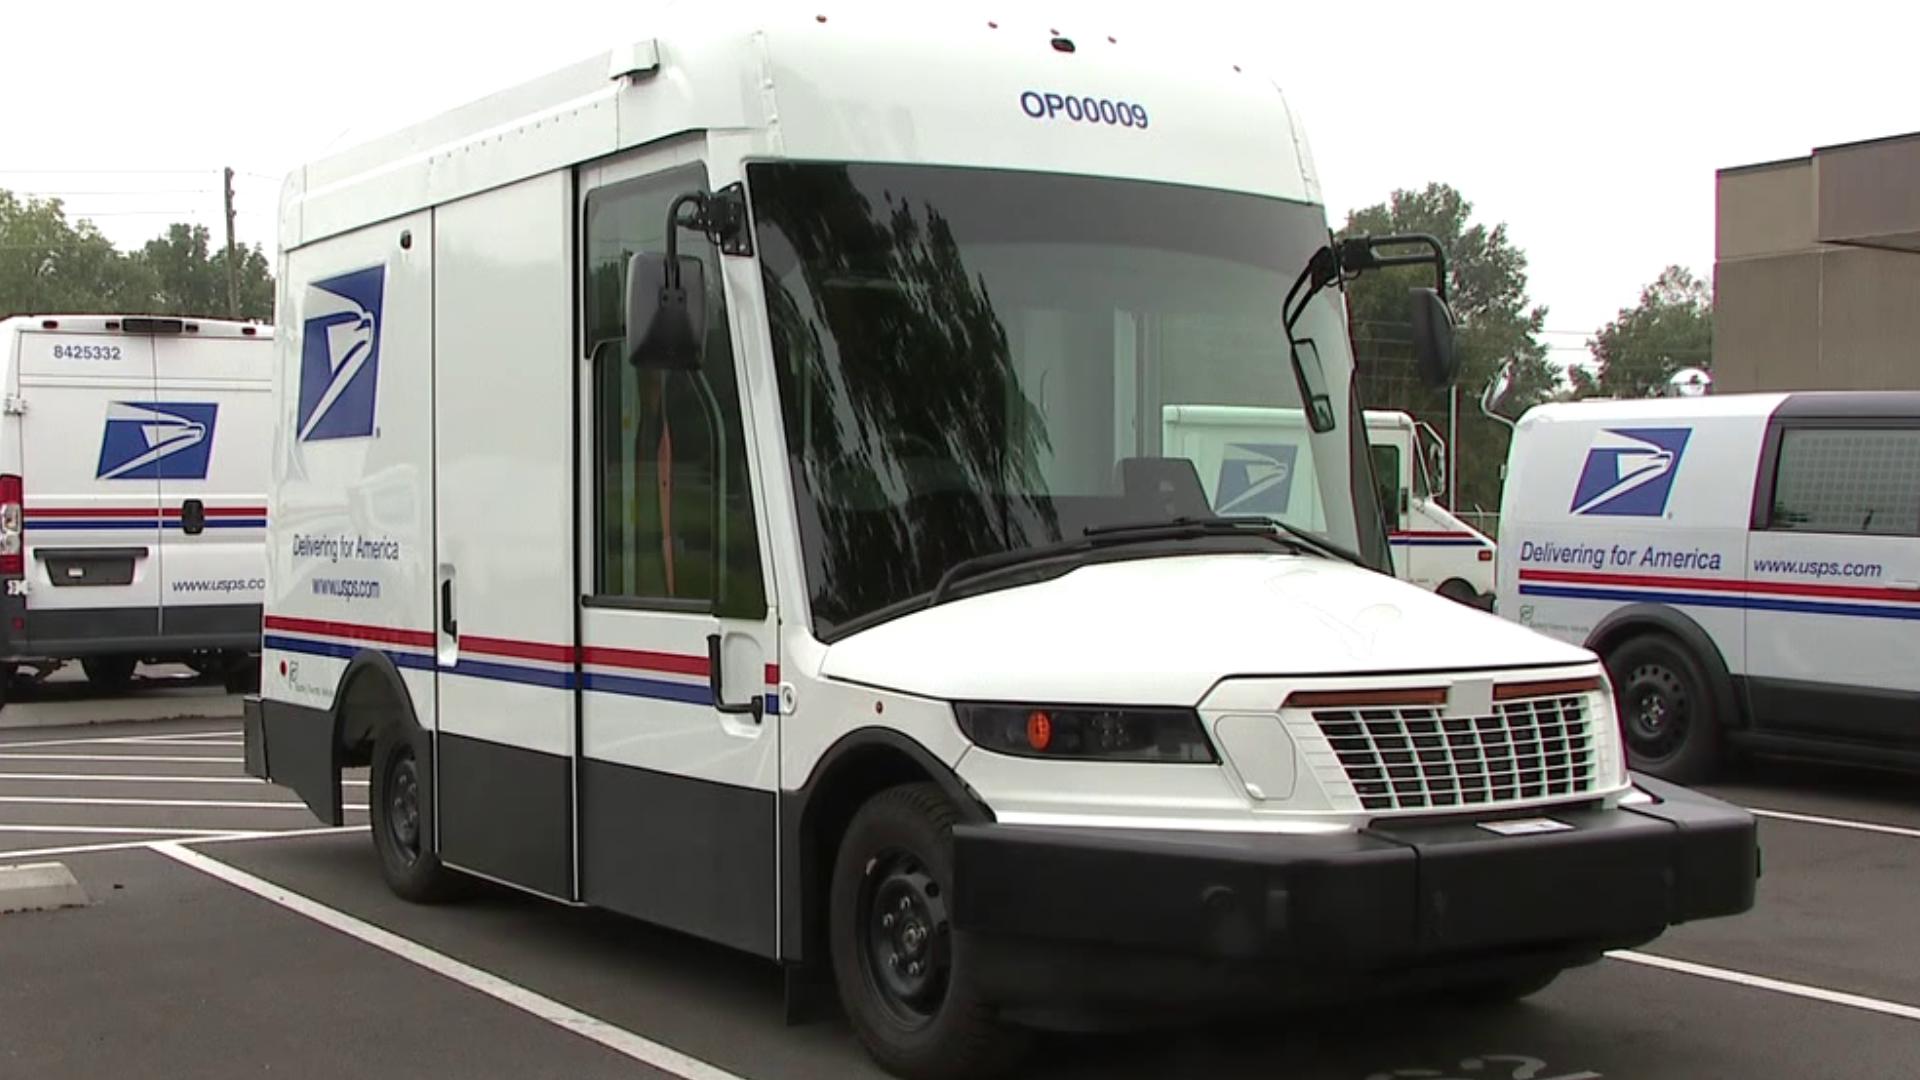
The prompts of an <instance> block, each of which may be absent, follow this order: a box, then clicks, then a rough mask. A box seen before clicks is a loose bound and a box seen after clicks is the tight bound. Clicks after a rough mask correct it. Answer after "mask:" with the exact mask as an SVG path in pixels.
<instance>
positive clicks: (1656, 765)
mask: <svg viewBox="0 0 1920 1080" xmlns="http://www.w3.org/2000/svg"><path fill="white" fill-rule="evenodd" d="M1607 671H1608V673H1609V674H1611V675H1612V677H1613V693H1614V703H1615V706H1616V707H1617V708H1618V710H1619V713H1620V730H1621V731H1622V732H1623V733H1624V734H1625V736H1626V740H1627V764H1628V766H1629V767H1631V768H1633V769H1637V770H1639V771H1641V772H1645V773H1650V774H1652V775H1654V776H1658V777H1660V778H1661V779H1663V780H1671V781H1673V782H1674V783H1676V784H1694V783H1699V782H1701V781H1703V780H1707V779H1710V778H1711V777H1712V776H1713V774H1714V771H1715V770H1716V769H1717V768H1718V767H1719V765H1720V724H1721V718H1720V716H1719V715H1718V709H1717V708H1716V707H1715V695H1714V692H1713V684H1712V682H1710V681H1709V680H1708V678H1707V673H1706V669H1705V668H1704V667H1703V666H1702V665H1701V663H1700V661H1699V660H1698V659H1697V658H1695V656H1694V655H1693V653H1692V651H1691V650H1689V649H1688V648H1687V647H1686V646H1685V645H1682V644H1680V642H1678V641H1676V640H1675V639H1673V638H1672V637H1669V636H1668V635H1666V634H1658V633H1649V634H1641V635H1639V636H1637V637H1632V638H1628V639H1627V640H1626V641H1625V642H1622V643H1621V644H1620V645H1619V646H1617V647H1616V648H1614V649H1613V651H1612V652H1610V653H1608V654H1607Z"/></svg>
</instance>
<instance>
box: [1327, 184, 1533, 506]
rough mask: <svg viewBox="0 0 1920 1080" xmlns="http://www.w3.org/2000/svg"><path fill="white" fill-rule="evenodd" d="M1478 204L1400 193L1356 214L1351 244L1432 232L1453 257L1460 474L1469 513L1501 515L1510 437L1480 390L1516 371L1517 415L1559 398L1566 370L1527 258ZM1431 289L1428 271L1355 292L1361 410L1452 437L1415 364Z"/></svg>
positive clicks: (1443, 395)
mask: <svg viewBox="0 0 1920 1080" xmlns="http://www.w3.org/2000/svg"><path fill="white" fill-rule="evenodd" d="M1472 216H1473V204H1472V203H1470V202H1468V201H1467V200H1466V198H1465V197H1464V196H1463V195H1461V194H1460V192H1458V191H1456V190H1454V189H1453V188H1452V187H1449V186H1447V185H1446V184H1428V185H1427V186H1426V187H1425V188H1424V189H1422V190H1419V191H1405V190H1403V191H1395V192H1394V193H1393V195H1392V197H1391V198H1390V199H1388V201H1387V202H1385V203H1382V204H1378V205H1375V206H1369V207H1366V208H1365V209H1362V210H1356V211H1354V212H1353V213H1352V214H1350V215H1348V217H1347V223H1346V227H1345V228H1344V229H1343V230H1342V234H1343V235H1347V236H1360V235H1369V234H1370V235H1374V236H1384V235H1387V234H1393V233H1402V234H1404V233H1426V234H1428V235H1430V236H1433V237H1435V238H1436V239H1438V240H1439V241H1440V244H1441V246H1442V247H1443V248H1444V249H1445V250H1446V253H1447V285H1448V301H1449V303H1450V304H1451V305H1452V307H1453V312H1454V318H1455V320H1456V321H1457V322H1458V323H1459V328H1458V330H1457V331H1456V333H1455V337H1454V341H1455V349H1456V351H1457V352H1458V354H1459V356H1460V378H1459V386H1460V410H1459V424H1460V431H1459V441H1458V445H1456V446H1453V447H1451V448H1450V452H1451V453H1452V454H1453V455H1454V459H1455V461H1456V463H1457V464H1456V467H1457V469H1458V470H1459V485H1460V499H1459V501H1460V504H1461V506H1462V507H1465V508H1474V507H1481V508H1486V509H1492V508H1494V507H1497V506H1498V505H1499V502H1500V471H1501V470H1500V467H1501V465H1502V463H1504V462H1505V460H1506V454H1507V430H1506V428H1505V427H1504V426H1502V425H1500V424H1497V423H1495V422H1493V421H1491V420H1488V419H1487V418H1485V417H1484V416H1482V415H1481V414H1480V410H1479V407H1478V405H1477V404H1475V402H1476V401H1477V399H1478V398H1479V395H1480V391H1481V388H1482V387H1484V386H1485V385H1486V384H1487V382H1488V380H1490V379H1491V378H1493V376H1494V374H1495V373H1496V372H1498V371H1499V369H1500V367H1501V365H1503V364H1505V363H1508V362H1509V361H1511V362H1512V363H1513V365H1514V373H1513V374H1514V378H1513V385H1512V388H1511V389H1510V390H1509V391H1508V393H1507V395H1506V397H1504V398H1503V399H1502V411H1503V412H1505V413H1507V414H1508V415H1514V414H1516V413H1517V411H1518V410H1521V409H1525V408H1526V407H1527V406H1529V405H1532V404H1534V403H1536V402H1539V401H1544V400H1546V399H1547V398H1549V397H1551V396H1552V395H1553V393H1554V391H1555V390H1556V389H1557V387H1558V386H1559V381H1560V377H1559V371H1558V369H1556V368H1555V367H1554V365H1552V364H1550V363H1549V362H1548V361H1547V350H1546V347H1545V346H1544V345H1542V344H1541V343H1540V341H1539V337H1538V335H1539V333H1540V328H1541V326H1542V325H1543V324H1544V323H1545V320H1546V314H1547V311H1546V308H1544V307H1539V306H1537V305H1534V304H1532V303H1531V302H1530V301H1529V300H1528V299H1527V257H1526V255H1525V253H1524V252H1522V251H1521V250H1520V249H1519V248H1517V247H1515V246H1514V245H1513V242H1512V241H1511V240H1510V239H1509V238H1508V236H1507V227H1506V226H1505V225H1504V224H1499V225H1494V226H1492V227H1488V226H1486V225H1484V224H1476V223H1474V222H1473V221H1472V220H1471V219H1472ZM1429 284H1432V272H1431V271H1430V270H1428V269H1427V268H1425V267H1414V268H1400V269H1394V270H1388V271H1382V272H1379V273H1373V274H1367V275H1365V276H1363V277H1360V278H1357V279H1355V280H1354V281H1351V282H1349V283H1348V284H1347V311H1348V318H1349V320H1350V322H1351V324H1352V330H1353V341H1354V359H1355V361H1356V362H1357V363H1358V365H1359V372H1360V377H1359V386H1360V395H1361V402H1362V404H1363V405H1365V406H1367V407H1369V408H1389V409H1404V410H1406V411H1407V412H1410V413H1412V414H1414V415H1415V416H1417V417H1419V418H1420V419H1422V420H1425V421H1426V422H1428V423H1429V424H1432V425H1433V426H1434V428H1435V430H1437V431H1440V432H1443V433H1444V432H1445V431H1446V429H1447V404H1448V394H1447V392H1446V391H1445V390H1434V389H1430V388H1428V387H1426V386H1425V385H1423V384H1421V383H1420V381H1419V379H1418V378H1417V376H1416V374H1415V372H1414V369H1413V363H1412V355H1413V354H1412V347H1411V346H1412V323H1411V321H1410V319H1409V316H1408V308H1407V289H1408V288H1409V287H1412V286H1417V285H1429Z"/></svg>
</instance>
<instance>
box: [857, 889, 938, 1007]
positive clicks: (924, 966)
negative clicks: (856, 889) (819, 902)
mask: <svg viewBox="0 0 1920 1080" xmlns="http://www.w3.org/2000/svg"><path fill="white" fill-rule="evenodd" d="M868 881H869V882H870V890H871V891H870V896H871V900H870V902H869V904H868V919H867V933H866V935H865V937H866V940H865V944H866V952H867V969H868V974H869V976H870V977H871V978H872V980H873V983H874V987H875V989H877V990H878V991H879V992H880V998H881V1000H882V1001H884V1002H885V1003H886V1004H887V1006H888V1008H889V1009H890V1010H891V1011H893V1012H894V1013H895V1014H896V1015H897V1016H899V1018H900V1019H902V1020H904V1021H907V1022H909V1023H914V1024H920V1023H925V1022H926V1021H928V1020H930V1019H931V1018H932V1016H933V1014H934V1012H935V1011H937V1010H938V1008H939V1006H940V1002H941V1000H942V999H943V998H944V997H945V996H946V989H947V975H948V966H949V958H948V948H947V941H948V933H949V927H948V923H947V910H946V902H945V900H944V899H943V898H942V896H941V891H940V886H939V883H938V882H936V881H934V879H933V877H932V875H931V874H929V873H927V871H926V869H925V868H924V867H922V866H921V865H920V864H919V863H918V862H917V861H915V860H913V859H912V858H910V857H907V856H901V857H898V858H896V859H894V860H891V861H889V862H885V863H883V864H882V865H880V866H878V867H876V868H875V872H874V873H873V874H872V875H871V876H870V877H869V878H868Z"/></svg>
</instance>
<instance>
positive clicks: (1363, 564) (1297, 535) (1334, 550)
mask: <svg viewBox="0 0 1920 1080" xmlns="http://www.w3.org/2000/svg"><path fill="white" fill-rule="evenodd" d="M1263 520H1265V519H1263ZM1272 524H1273V525H1275V526H1277V527H1278V528H1279V529H1280V530H1281V531H1282V532H1284V533H1286V534H1287V535H1288V536H1291V537H1293V538H1294V539H1295V540H1298V541H1300V542H1301V543H1303V544H1305V545H1307V546H1308V547H1311V548H1313V549H1315V550H1316V551H1319V552H1320V553H1321V554H1324V555H1332V556H1334V557H1335V558H1339V559H1345V560H1346V561H1348V562H1350V563H1352V564H1353V565H1355V566H1358V567H1360V568H1362V569H1364V570H1371V569H1373V567H1371V566H1368V565H1367V561H1366V560H1365V559H1362V558H1361V557H1360V556H1359V555H1358V554H1357V553H1355V552H1352V551H1348V550H1347V549H1346V548H1343V547H1341V546H1340V545H1339V544H1336V543H1334V542H1333V541H1331V540H1328V539H1326V538H1324V537H1321V536H1319V535H1318V534H1316V533H1311V532H1308V531H1307V530H1305V529H1302V528H1300V527H1298V526H1295V525H1289V524H1287V523H1286V522H1284V521H1274V522H1272Z"/></svg>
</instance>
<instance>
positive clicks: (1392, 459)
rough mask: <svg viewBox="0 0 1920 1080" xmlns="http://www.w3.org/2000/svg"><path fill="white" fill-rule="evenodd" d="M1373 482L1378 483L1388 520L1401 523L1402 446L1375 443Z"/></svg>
mask: <svg viewBox="0 0 1920 1080" xmlns="http://www.w3.org/2000/svg"><path fill="white" fill-rule="evenodd" d="M1373 482H1374V483H1375V484H1376V485H1378V487H1377V488H1376V490H1377V491H1378V492H1379V495H1380V506H1381V508H1382V509H1384V510H1385V511H1386V512H1387V520H1389V521H1391V522H1393V523H1394V524H1395V525H1399V524H1400V523H1401V506H1400V448H1399V447H1397V446H1395V445H1393V444H1392V443H1374V444H1373Z"/></svg>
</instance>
